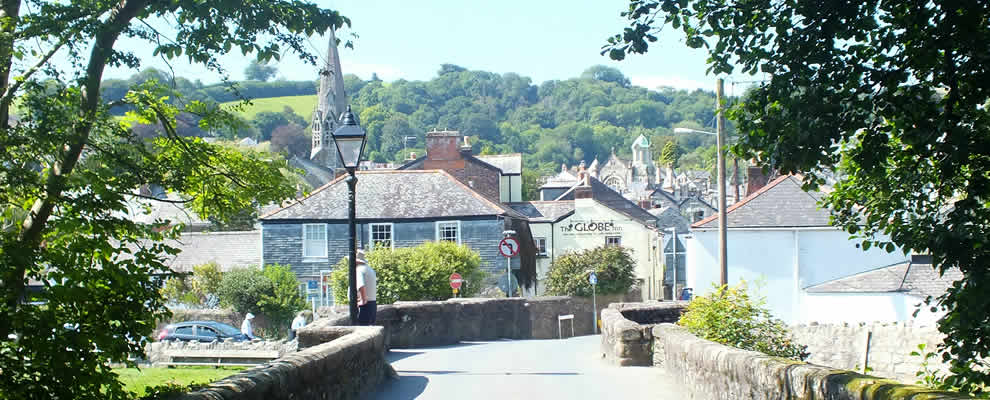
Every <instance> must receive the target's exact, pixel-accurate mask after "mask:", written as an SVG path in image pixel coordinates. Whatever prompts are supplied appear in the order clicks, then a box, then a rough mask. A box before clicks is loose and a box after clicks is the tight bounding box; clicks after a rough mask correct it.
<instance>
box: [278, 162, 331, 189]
mask: <svg viewBox="0 0 990 400" xmlns="http://www.w3.org/2000/svg"><path fill="white" fill-rule="evenodd" d="M289 165H291V166H292V167H293V168H299V169H301V170H303V171H306V175H304V176H303V179H305V180H306V183H308V184H309V186H310V187H314V188H318V187H320V186H323V185H326V184H327V182H330V181H332V180H333V179H334V174H333V171H331V170H329V169H327V168H323V167H321V166H319V165H317V164H316V163H314V162H312V161H310V160H307V159H305V158H299V157H296V156H292V158H290V159H289Z"/></svg>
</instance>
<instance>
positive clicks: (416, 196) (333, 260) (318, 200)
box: [260, 170, 533, 285]
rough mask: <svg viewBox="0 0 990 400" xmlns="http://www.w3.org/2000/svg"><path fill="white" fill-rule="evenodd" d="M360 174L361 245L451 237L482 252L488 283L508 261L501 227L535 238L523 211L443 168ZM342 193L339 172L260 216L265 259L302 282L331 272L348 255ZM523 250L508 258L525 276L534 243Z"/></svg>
mask: <svg viewBox="0 0 990 400" xmlns="http://www.w3.org/2000/svg"><path fill="white" fill-rule="evenodd" d="M357 178H358V184H357V190H356V204H357V208H356V210H357V218H356V223H357V231H358V235H357V236H358V237H357V242H358V243H357V246H358V247H359V248H364V249H368V250H374V249H375V248H377V247H380V246H388V247H390V248H396V247H411V246H416V245H418V244H421V243H423V242H425V241H430V240H434V241H439V240H446V241H452V242H456V243H459V244H463V245H466V246H468V247H469V248H471V249H473V250H475V251H477V252H478V253H479V254H480V255H481V259H482V265H481V267H482V269H483V270H485V271H487V272H488V273H489V275H490V276H491V278H492V279H491V281H490V282H488V283H487V284H489V285H494V284H495V282H496V281H499V282H505V280H506V278H505V275H506V259H505V258H503V257H502V256H500V255H499V253H498V243H499V241H501V240H502V238H503V237H504V236H503V232H504V231H506V230H510V229H511V230H514V231H516V232H517V235H518V237H519V238H520V242H521V243H524V242H526V240H528V242H530V243H531V242H532V240H531V235H530V232H529V227H528V223H527V221H526V218H525V217H524V216H522V215H521V214H519V213H518V212H516V211H514V210H512V209H511V208H509V207H506V206H503V205H502V204H500V203H498V202H495V201H491V200H489V199H488V198H487V197H485V196H483V195H481V194H480V193H478V192H476V191H475V190H472V189H471V188H470V187H468V186H466V185H464V184H463V183H461V182H460V181H459V180H457V179H456V178H454V177H453V176H452V175H450V174H448V173H447V172H445V171H441V170H425V171H386V170H374V171H358V172H357ZM347 193H348V188H347V184H346V182H345V181H344V177H341V178H338V179H336V180H334V181H333V182H331V183H329V184H327V185H325V186H323V187H321V188H319V189H317V190H315V191H313V193H311V194H310V195H309V196H308V197H306V198H303V199H301V200H299V201H297V202H295V203H293V204H290V205H288V206H286V207H283V208H281V209H278V210H275V211H273V212H271V213H269V214H267V215H264V216H262V217H261V218H260V220H261V242H262V246H261V247H262V248H261V258H262V262H263V263H265V264H273V263H277V264H282V265H289V266H290V267H291V268H292V270H293V271H294V272H295V273H296V275H297V276H298V277H299V278H300V279H301V280H316V279H318V278H319V277H320V274H321V272H324V271H329V270H331V269H332V267H333V266H334V265H336V264H337V262H339V261H340V259H341V258H344V257H346V255H347V254H348V248H347V246H348V243H349V238H350V236H349V233H348V219H347V208H348V207H347V202H348V201H347V195H348V194H347ZM524 238H525V239H526V240H522V239H524ZM520 253H521V255H520V257H516V258H513V259H512V260H513V261H512V267H513V270H514V271H515V272H513V274H515V275H518V274H521V273H523V272H518V271H519V270H521V268H522V267H525V266H526V265H525V264H526V261H525V260H526V259H527V257H528V259H529V260H532V257H533V254H532V253H533V249H532V246H531V245H529V246H526V245H524V246H523V247H522V249H521V251H520ZM530 269H532V268H530ZM512 280H513V281H518V280H519V277H518V276H515V277H514V278H513V279H512ZM522 281H523V282H524V283H526V282H527V281H526V280H525V279H523V280H522Z"/></svg>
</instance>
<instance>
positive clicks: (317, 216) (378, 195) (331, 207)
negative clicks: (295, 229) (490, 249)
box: [260, 170, 522, 221]
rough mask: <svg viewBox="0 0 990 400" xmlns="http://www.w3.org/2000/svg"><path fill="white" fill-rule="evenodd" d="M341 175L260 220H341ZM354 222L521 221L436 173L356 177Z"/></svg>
mask: <svg viewBox="0 0 990 400" xmlns="http://www.w3.org/2000/svg"><path fill="white" fill-rule="evenodd" d="M346 177H347V176H346V175H345V176H341V177H340V178H337V179H335V180H334V181H333V182H330V183H328V184H326V185H324V186H323V187H320V188H319V189H316V190H314V191H313V193H311V194H310V195H309V196H307V197H305V198H303V199H300V200H298V201H296V202H293V203H292V204H290V205H288V206H286V207H283V208H281V209H279V210H276V211H274V212H272V213H269V214H267V215H265V216H262V217H261V218H260V219H261V220H262V221H273V220H286V219H288V220H343V219H347V198H348V189H347V182H346ZM357 178H358V184H357V189H356V197H357V198H356V203H357V210H356V212H357V218H359V219H408V218H448V217H467V216H478V215H501V214H508V215H512V216H518V217H522V215H521V214H519V213H518V212H516V211H514V210H511V209H509V208H508V207H504V206H502V205H500V204H498V203H496V202H494V201H492V200H489V199H488V198H486V197H485V196H482V195H481V194H479V193H478V192H476V191H474V190H472V189H471V188H469V187H468V186H466V185H464V184H463V183H461V182H460V181H458V180H457V179H456V178H454V177H453V176H451V175H450V174H448V173H446V172H444V171H440V170H425V171H420V170H417V171H395V170H391V171H390V170H376V171H358V172H357Z"/></svg>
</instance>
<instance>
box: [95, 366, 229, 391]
mask: <svg viewBox="0 0 990 400" xmlns="http://www.w3.org/2000/svg"><path fill="white" fill-rule="evenodd" d="M243 369H245V367H220V368H215V367H199V366H193V367H180V368H165V367H147V368H141V369H140V370H139V369H137V368H114V372H116V373H117V374H118V375H119V376H120V378H119V379H120V382H121V383H123V384H124V387H126V388H127V390H129V391H131V392H134V393H137V395H138V397H140V396H144V394H145V388H148V387H152V386H157V385H162V384H165V383H174V384H177V385H189V384H192V383H210V382H213V381H215V380H218V379H221V378H226V377H228V376H230V375H233V374H236V373H237V372H239V371H241V370H243Z"/></svg>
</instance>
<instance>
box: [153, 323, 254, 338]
mask: <svg viewBox="0 0 990 400" xmlns="http://www.w3.org/2000/svg"><path fill="white" fill-rule="evenodd" d="M227 338H233V339H234V341H238V342H240V341H244V340H248V337H247V335H245V334H243V333H241V330H240V329H237V328H234V327H233V326H230V325H227V324H225V323H222V322H216V321H185V322H177V323H174V324H169V325H168V326H166V327H165V329H162V331H161V332H160V333H159V334H158V340H159V341H161V340H190V341H191V340H197V341H200V342H212V341H214V340H219V341H223V340H224V339H227Z"/></svg>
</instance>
